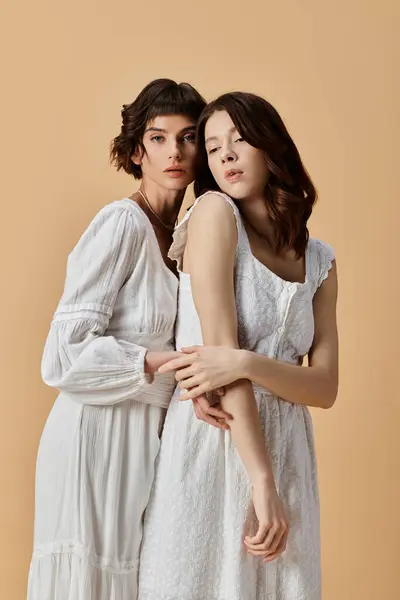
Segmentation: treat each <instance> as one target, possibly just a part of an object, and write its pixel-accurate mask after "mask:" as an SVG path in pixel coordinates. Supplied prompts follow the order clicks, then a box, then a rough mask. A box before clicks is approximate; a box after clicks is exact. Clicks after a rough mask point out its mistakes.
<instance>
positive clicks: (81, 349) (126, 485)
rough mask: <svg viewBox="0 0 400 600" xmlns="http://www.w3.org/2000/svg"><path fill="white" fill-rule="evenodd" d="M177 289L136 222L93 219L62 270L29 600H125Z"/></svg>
mask: <svg viewBox="0 0 400 600" xmlns="http://www.w3.org/2000/svg"><path fill="white" fill-rule="evenodd" d="M177 290H178V281H177V279H176V277H175V276H174V275H173V274H172V273H171V272H170V271H169V270H168V269H167V267H166V266H165V264H164V261H163V259H162V256H161V253H160V250H159V246H158V243H157V239H156V237H155V234H154V231H153V229H152V226H151V224H150V222H149V221H148V219H147V217H146V215H145V214H144V213H143V211H142V210H141V209H140V208H139V207H138V206H137V205H136V204H135V203H134V202H132V201H130V200H129V199H124V200H120V201H117V202H113V203H111V204H109V205H108V206H106V207H105V208H104V209H102V210H101V211H100V212H99V213H98V214H97V216H96V217H95V218H94V220H93V221H92V223H91V224H90V225H89V227H88V229H87V230H86V231H85V233H84V234H83V236H82V237H81V239H80V240H79V242H78V244H77V246H76V247H75V249H74V250H73V251H72V253H71V255H70V257H69V259H68V268H67V278H66V284H65V289H64V294H63V297H62V300H61V302H60V304H59V306H58V308H57V311H56V313H55V316H54V319H53V322H52V325H51V329H50V333H49V336H48V339H47V342H46V347H45V351H44V355H43V361H42V374H43V378H44V380H45V381H46V383H48V384H49V385H51V386H54V387H56V388H58V389H59V390H60V391H61V392H60V394H59V396H58V398H57V400H56V402H55V404H54V407H53V409H52V411H51V413H50V415H49V418H48V420H47V423H46V425H45V428H44V432H43V435H42V439H41V442H40V447H39V453H38V460H37V470H36V507H35V508H36V511H35V534H34V538H35V539H34V552H33V557H32V562H31V568H30V574H29V591H28V598H29V600H135V597H136V589H137V565H138V554H139V547H140V543H141V536H142V518H143V512H144V509H145V507H146V504H147V500H148V496H149V493H150V487H151V484H152V480H153V473H154V462H155V458H156V455H157V452H158V449H159V435H160V430H161V427H162V423H163V419H164V415H165V407H167V405H168V403H169V401H170V398H171V395H172V392H173V389H174V377H173V375H163V376H161V375H156V378H155V382H154V383H153V384H151V385H150V384H149V383H148V381H147V378H146V375H145V374H144V370H143V366H144V364H143V363H144V356H145V353H146V349H151V350H171V349H173V334H174V322H175V316H176V301H177Z"/></svg>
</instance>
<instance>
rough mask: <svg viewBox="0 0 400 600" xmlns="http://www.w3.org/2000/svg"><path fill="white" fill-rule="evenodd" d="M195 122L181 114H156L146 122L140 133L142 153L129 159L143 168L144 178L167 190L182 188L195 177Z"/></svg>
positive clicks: (138, 152) (139, 152) (137, 153)
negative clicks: (143, 131) (142, 133)
mask: <svg viewBox="0 0 400 600" xmlns="http://www.w3.org/2000/svg"><path fill="white" fill-rule="evenodd" d="M195 131H196V125H195V123H193V121H191V120H190V119H189V118H188V117H185V116H184V115H165V116H158V117H156V118H155V119H154V120H153V121H149V122H148V123H147V125H146V130H145V133H144V135H143V146H144V149H145V152H141V151H140V150H138V151H137V152H136V153H135V154H134V155H133V156H132V160H133V162H134V163H135V164H136V165H140V166H141V168H142V175H143V179H146V178H148V179H151V180H152V181H153V182H154V183H156V184H158V185H159V186H161V187H163V188H166V189H168V190H176V191H179V190H182V189H184V188H186V187H187V186H188V185H189V184H190V183H192V181H193V180H194V177H195V172H194V163H195V155H196V150H195Z"/></svg>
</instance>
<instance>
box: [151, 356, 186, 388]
mask: <svg viewBox="0 0 400 600" xmlns="http://www.w3.org/2000/svg"><path fill="white" fill-rule="evenodd" d="M180 356H183V355H182V354H181V353H180V352H175V351H174V350H170V351H167V352H151V351H150V350H149V351H148V352H146V356H145V358H144V372H145V373H148V374H149V375H150V377H151V380H152V381H153V377H152V376H153V374H154V373H157V371H158V370H159V368H160V367H161V365H163V364H165V363H169V362H171V361H172V360H174V359H175V360H176V359H177V358H178V357H180Z"/></svg>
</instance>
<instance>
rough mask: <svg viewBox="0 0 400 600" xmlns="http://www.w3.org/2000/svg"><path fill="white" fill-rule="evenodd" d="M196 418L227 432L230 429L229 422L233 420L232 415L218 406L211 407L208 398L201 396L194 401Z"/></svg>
mask: <svg viewBox="0 0 400 600" xmlns="http://www.w3.org/2000/svg"><path fill="white" fill-rule="evenodd" d="M193 408H194V412H195V414H196V417H197V418H198V419H199V420H200V421H204V422H205V423H208V424H209V425H212V426H213V427H217V428H218V429H222V430H223V431H227V430H229V429H230V427H229V425H228V423H227V421H230V420H232V418H233V417H232V415H230V414H229V413H227V412H225V411H224V410H222V408H220V407H219V406H218V405H215V404H214V405H211V404H210V402H209V400H208V399H207V397H206V396H205V395H204V396H199V397H198V398H195V399H194V400H193Z"/></svg>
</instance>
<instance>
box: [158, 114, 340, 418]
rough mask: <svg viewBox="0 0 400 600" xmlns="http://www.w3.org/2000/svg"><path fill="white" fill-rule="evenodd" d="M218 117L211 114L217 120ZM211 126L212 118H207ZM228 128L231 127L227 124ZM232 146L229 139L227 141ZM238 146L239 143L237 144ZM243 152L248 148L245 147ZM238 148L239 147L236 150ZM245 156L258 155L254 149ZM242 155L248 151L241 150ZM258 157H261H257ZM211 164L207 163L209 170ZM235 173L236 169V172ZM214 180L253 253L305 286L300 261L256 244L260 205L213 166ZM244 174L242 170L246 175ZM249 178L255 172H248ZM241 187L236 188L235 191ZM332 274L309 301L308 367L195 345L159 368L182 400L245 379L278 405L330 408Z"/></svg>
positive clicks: (333, 377)
mask: <svg viewBox="0 0 400 600" xmlns="http://www.w3.org/2000/svg"><path fill="white" fill-rule="evenodd" d="M218 114H219V115H221V116H222V113H216V115H218ZM223 118H224V119H226V127H228V129H229V125H230V123H231V122H230V117H229V116H228V115H227V113H225V116H224V117H223ZM210 121H211V119H210ZM232 125H233V124H232ZM236 137H237V138H239V137H240V136H238V135H237V136H236ZM232 140H233V142H234V137H233V138H232ZM208 143H209V152H210V151H211V155H213V154H214V152H215V151H214V148H218V142H217V140H215V141H209V142H208ZM236 143H237V144H242V143H241V142H239V141H237V142H236ZM244 144H245V146H246V147H248V148H251V147H249V145H248V144H246V142H244ZM242 147H243V146H242V145H241V146H240V148H242ZM249 151H250V152H252V153H254V152H259V151H258V150H256V149H255V148H252V149H251V150H249ZM235 152H236V153H237V155H238V159H237V162H238V164H240V165H241V164H242V161H240V163H239V159H240V157H241V156H242V150H240V151H239V150H237V146H235ZM246 152H247V150H246ZM260 154H261V153H260ZM212 165H213V163H212V162H210V167H211V170H212V171H213V168H212ZM236 168H237V167H236ZM214 169H215V172H214V171H213V175H214V177H215V178H216V179H217V178H219V179H217V181H218V183H219V185H220V186H221V189H222V190H223V191H225V192H226V193H227V194H229V195H230V196H231V197H233V198H235V199H236V200H237V201H239V202H241V211H242V213H243V214H244V215H245V216H246V219H247V220H248V221H249V222H250V224H251V225H253V224H254V225H253V227H254V229H255V230H256V233H254V232H253V234H252V231H251V225H250V228H249V238H250V242H251V247H252V251H253V254H254V256H255V257H256V258H258V259H259V260H260V262H262V263H263V264H265V265H266V266H267V267H268V268H269V269H270V270H271V271H273V272H275V273H276V274H277V275H279V276H280V277H281V278H282V279H286V280H287V281H301V282H302V281H304V278H305V272H304V271H305V267H304V261H296V260H295V258H294V254H293V252H290V251H288V252H286V253H283V254H282V255H281V256H279V257H273V256H272V257H271V250H270V246H268V245H267V246H265V245H264V246H262V245H261V243H257V242H258V240H259V236H258V235H257V232H258V231H260V232H261V231H264V235H265V237H266V239H267V240H268V239H270V240H271V235H272V234H271V227H270V224H269V223H268V219H267V217H266V215H265V207H264V201H263V202H262V204H261V203H260V202H257V199H256V198H254V197H253V198H249V200H247V199H245V200H243V193H244V192H243V189H242V188H243V186H244V185H245V184H246V181H245V180H244V178H243V181H240V180H241V179H242V178H241V177H239V180H238V181H237V182H235V183H233V184H231V185H229V186H228V185H227V183H226V182H224V181H223V179H222V177H221V174H220V170H219V169H217V168H216V167H214ZM246 172H247V171H246ZM253 176H254V173H253ZM240 186H241V187H240ZM337 293H338V283H337V269H336V262H335V261H334V262H333V264H332V268H331V270H330V271H329V274H328V277H327V279H326V280H325V281H324V282H323V283H322V285H321V286H320V287H319V289H318V290H317V292H316V294H315V296H314V301H313V309H314V321H315V334H314V340H313V344H312V347H311V349H310V352H309V354H308V367H307V368H303V367H302V366H301V365H290V364H286V363H283V362H281V361H279V360H274V359H271V358H269V357H268V356H263V355H261V354H256V353H254V352H249V351H247V350H236V349H232V348H228V347H224V348H221V347H206V346H196V347H192V348H184V349H182V352H183V353H185V354H186V356H185V357H181V358H178V359H176V360H174V361H173V362H170V363H169V364H166V365H164V367H163V370H165V371H168V370H176V369H178V372H177V374H176V379H177V380H178V381H179V385H180V387H181V388H182V389H184V390H190V391H189V392H187V393H184V394H183V395H182V399H183V400H187V399H191V398H194V397H195V394H200V393H201V394H204V393H206V392H209V391H210V390H212V389H215V388H221V387H222V386H225V385H229V384H230V383H232V382H233V381H236V380H237V379H242V378H243V379H249V380H251V381H253V382H254V383H256V384H258V385H260V386H261V387H264V388H265V389H268V390H269V391H271V392H272V393H274V394H276V395H277V396H279V397H281V398H282V399H283V400H286V401H288V402H291V403H294V404H303V405H307V406H313V407H319V408H330V407H331V406H333V404H334V402H335V399H336V395H337V390H338V332H337V320H336V304H337Z"/></svg>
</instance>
